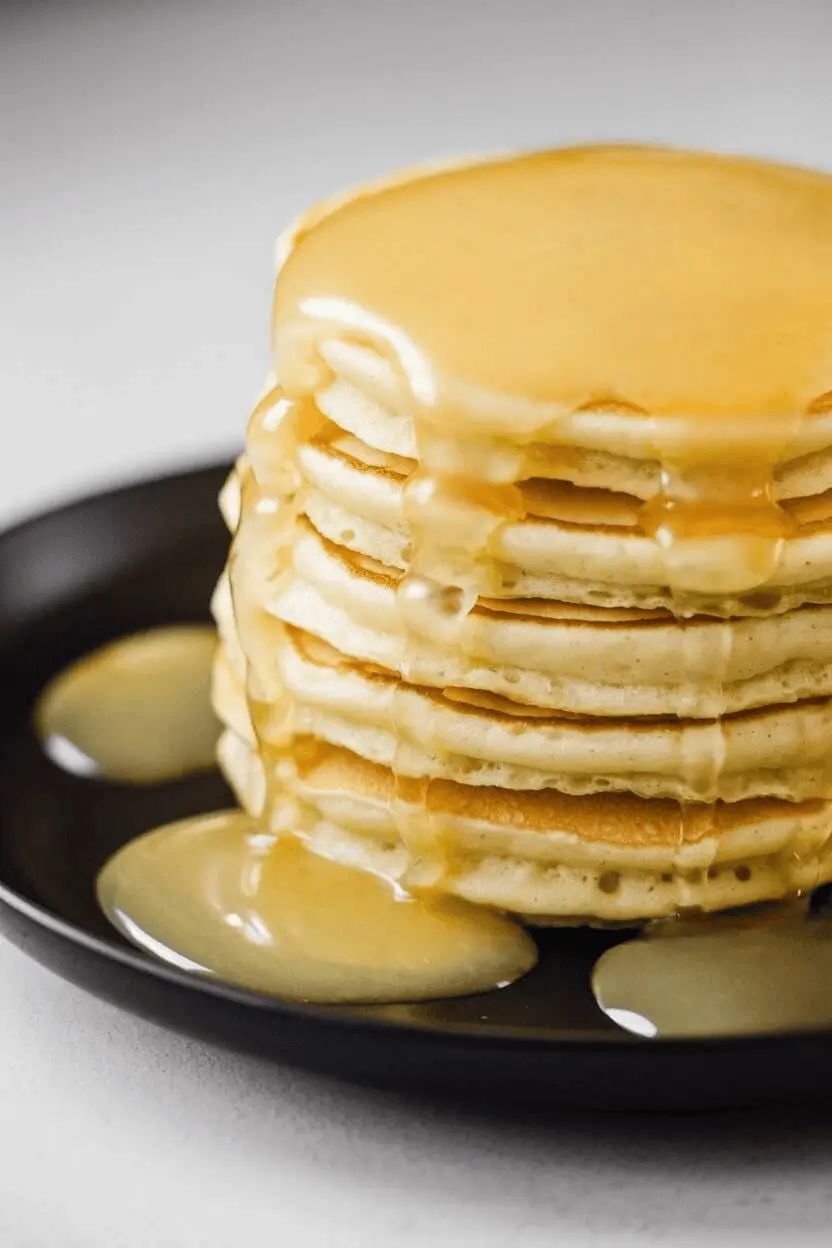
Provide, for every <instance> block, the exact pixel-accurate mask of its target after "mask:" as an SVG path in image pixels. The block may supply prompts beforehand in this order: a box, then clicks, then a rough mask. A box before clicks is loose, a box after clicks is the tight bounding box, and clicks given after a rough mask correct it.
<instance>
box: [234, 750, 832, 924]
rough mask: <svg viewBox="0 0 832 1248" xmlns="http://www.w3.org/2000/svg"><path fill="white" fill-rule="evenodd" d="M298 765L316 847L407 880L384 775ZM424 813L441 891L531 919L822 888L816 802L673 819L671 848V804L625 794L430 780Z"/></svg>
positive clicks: (312, 755)
mask: <svg viewBox="0 0 832 1248" xmlns="http://www.w3.org/2000/svg"><path fill="white" fill-rule="evenodd" d="M221 757H222V758H223V761H224V765H225V770H226V774H227V775H228V776H229V779H230V782H231V783H232V785H233V787H234V788H235V791H236V793H237V795H238V798H239V800H240V802H241V803H242V805H243V806H244V807H246V809H249V810H254V811H258V810H259V809H260V804H261V802H262V794H263V791H264V780H263V765H262V762H261V760H260V759H258V757H257V755H256V754H255V753H254V752H253V751H252V749H251V747H250V746H249V745H247V744H246V743H245V742H244V741H243V740H241V739H240V738H238V737H236V736H235V735H234V734H233V733H230V732H228V733H226V734H225V737H224V740H223V743H222V746H221ZM266 757H267V756H266ZM301 758H302V762H301V765H300V767H299V769H298V776H297V781H296V788H297V795H298V798H299V800H300V801H301V802H302V803H303V806H304V808H305V811H306V817H305V819H304V824H303V829H304V831H303V834H304V835H305V836H306V837H308V838H309V839H310V840H311V841H312V842H313V844H314V846H315V849H316V850H317V851H318V852H319V853H323V854H325V855H326V856H327V857H330V858H333V859H335V860H336V861H341V862H349V863H352V864H354V865H357V866H360V867H363V868H365V869H368V870H373V871H380V872H382V873H384V874H388V875H392V876H393V877H394V878H397V879H403V878H405V877H406V875H407V872H408V868H409V866H410V862H411V856H410V854H409V853H408V850H407V848H406V846H405V845H404V843H403V842H402V838H401V831H400V828H401V819H400V820H398V821H397V819H396V818H395V817H394V815H393V813H392V810H393V805H394V799H395V782H394V778H393V776H392V774H391V773H390V772H389V771H388V770H386V769H384V768H381V767H378V766H374V765H373V764H371V763H368V762H366V761H365V760H363V759H361V758H358V757H357V756H356V755H354V754H352V753H350V752H349V751H347V750H343V749H337V748H332V747H327V746H321V745H320V744H318V745H316V746H315V747H314V748H313V749H312V750H311V751H309V752H308V753H305V754H304V752H303V751H301ZM428 804H429V815H430V819H431V822H432V824H433V825H434V826H438V827H439V828H440V829H441V831H440V833H439V834H440V835H441V838H442V842H443V846H444V849H445V853H446V862H445V867H444V875H443V880H442V888H443V889H444V890H445V891H447V892H449V893H452V894H455V895H457V896H460V897H465V898H467V899H468V900H471V901H475V902H478V903H480V904H482V905H488V906H493V907H496V908H498V909H500V910H506V911H509V912H514V913H517V914H520V915H521V916H524V917H526V918H527V919H529V920H530V921H531V922H533V923H550V922H552V921H555V920H554V919H553V916H557V920H556V921H558V922H563V921H565V920H566V921H577V922H587V921H591V922H601V923H622V922H623V923H631V922H634V921H639V920H642V919H647V918H659V917H662V916H664V915H668V914H672V913H674V912H675V911H676V910H677V909H679V908H680V907H681V906H685V907H697V908H702V909H703V910H720V909H726V908H729V907H735V906H741V905H745V904H749V903H751V902H756V901H761V900H766V899H770V898H776V897H779V896H781V895H782V894H783V892H784V891H790V890H793V889H796V888H801V887H803V888H807V887H815V886H817V885H818V884H820V883H822V882H824V881H826V880H829V879H830V878H832V846H830V832H832V809H830V806H829V803H827V802H821V801H812V802H804V803H790V802H781V801H777V800H776V799H757V800H750V801H744V802H738V803H736V804H733V805H722V804H719V805H717V806H716V807H715V808H707V807H706V808H703V809H701V810H698V811H696V812H695V814H694V815H693V816H689V817H688V819H687V820H686V821H685V824H684V833H685V840H684V841H683V842H681V841H680V839H679V838H680V826H681V824H680V818H679V808H678V806H677V805H676V804H675V803H673V802H668V801H665V802H660V801H655V800H644V799H640V798H637V797H633V796H632V795H627V794H621V795H619V794H616V795H613V794H603V795H596V796H591V797H568V796H565V795H563V794H560V793H557V792H555V791H551V790H550V791H547V792H546V793H545V794H517V793H510V792H506V791H502V790H500V789H496V788H485V789H480V788H478V789H470V788H468V787H467V786H465V785H459V784H454V783H453V782H446V781H438V782H436V783H435V784H433V785H431V787H430V790H429V797H428ZM406 813H407V812H406V810H405V817H406ZM411 813H413V814H414V815H415V811H412V812H411ZM796 849H797V850H799V854H796V852H795V851H796Z"/></svg>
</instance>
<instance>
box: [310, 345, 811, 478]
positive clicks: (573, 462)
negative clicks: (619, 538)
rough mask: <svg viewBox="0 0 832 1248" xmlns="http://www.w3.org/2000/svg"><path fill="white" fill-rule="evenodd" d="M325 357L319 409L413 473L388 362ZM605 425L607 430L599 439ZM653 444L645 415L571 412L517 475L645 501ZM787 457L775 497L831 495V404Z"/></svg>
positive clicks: (350, 348)
mask: <svg viewBox="0 0 832 1248" xmlns="http://www.w3.org/2000/svg"><path fill="white" fill-rule="evenodd" d="M325 352H326V360H327V363H328V364H329V366H330V368H331V369H332V373H333V375H334V380H332V381H331V382H330V383H329V385H327V386H324V387H323V388H322V389H321V390H320V392H319V393H318V395H317V397H316V402H317V404H318V406H319V407H320V409H321V411H322V412H324V414H325V415H326V416H328V417H329V419H330V420H331V421H332V423H333V425H334V426H335V427H336V428H337V429H338V430H341V431H342V432H343V433H345V434H348V435H351V437H352V439H353V441H354V444H355V446H356V447H359V448H360V447H362V446H363V447H364V448H366V449H365V454H366V450H370V451H375V452H376V453H380V455H381V456H382V457H384V456H389V457H391V458H392V459H394V460H397V461H398V467H399V468H400V470H402V471H404V472H407V471H409V470H411V469H412V468H413V466H414V464H415V463H416V462H417V461H418V458H419V453H418V449H417V446H416V435H415V431H414V422H413V419H412V416H411V415H410V414H409V413H408V412H407V411H402V412H398V413H397V412H396V411H395V410H391V408H390V407H386V406H385V401H386V402H387V403H388V404H393V403H395V401H396V399H395V396H396V384H395V377H394V375H393V370H392V369H391V368H390V366H389V364H387V363H386V362H385V361H384V360H383V359H381V358H379V357H378V356H374V355H373V353H372V352H370V351H368V350H367V349H366V348H360V347H357V346H355V344H352V343H342V342H329V343H327V344H326V347H325ZM373 395H376V396H378V397H376V398H373V397H372V396H373ZM639 416H640V419H639ZM602 422H603V430H604V432H603V434H602V435H601V436H599V426H600V425H601V424H602ZM651 438H652V431H651V430H649V429H648V427H647V422H646V421H645V419H644V413H641V414H639V413H638V412H636V411H633V410H632V409H628V408H627V406H626V405H625V404H620V405H618V406H617V407H616V406H615V405H613V404H610V403H606V404H604V405H597V406H595V407H592V406H590V407H588V408H584V409H582V410H581V411H579V412H575V413H570V414H569V419H568V420H563V421H561V422H560V423H559V424H558V426H557V429H556V430H553V431H552V434H551V436H550V439H549V440H548V441H532V442H530V443H527V444H524V445H523V446H522V447H521V448H520V457H519V464H518V477H519V478H520V479H524V478H531V477H543V478H551V479H553V480H562V481H569V482H571V483H572V484H574V485H579V486H585V487H587V488H590V489H602V490H613V491H615V492H617V493H621V494H629V495H632V496H633V497H635V498H638V499H641V500H647V499H650V498H653V497H654V496H655V495H656V494H657V493H658V492H659V490H660V487H661V465H660V463H659V461H658V460H657V459H656V458H655V446H654V445H653V443H652V441H651ZM787 455H788V458H785V459H784V460H783V462H781V463H778V464H776V465H775V467H774V471H773V480H774V495H775V497H776V498H777V499H788V498H802V497H806V496H810V495H813V494H822V493H824V492H825V491H826V490H829V489H832V404H830V409H828V410H823V406H819V407H818V408H817V409H816V410H815V412H814V413H813V415H812V417H811V418H810V419H809V420H807V421H806V422H805V424H804V425H803V426H802V427H801V429H800V431H799V433H798V435H797V437H796V439H795V441H794V443H793V445H792V446H790V447H789V448H788V452H787ZM381 462H382V463H383V462H384V460H383V459H382V461H381Z"/></svg>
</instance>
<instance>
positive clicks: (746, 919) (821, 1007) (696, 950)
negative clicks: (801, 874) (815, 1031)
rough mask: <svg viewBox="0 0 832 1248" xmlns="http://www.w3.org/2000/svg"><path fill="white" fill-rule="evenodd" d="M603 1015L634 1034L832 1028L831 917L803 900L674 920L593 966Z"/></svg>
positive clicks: (616, 949)
mask: <svg viewBox="0 0 832 1248" xmlns="http://www.w3.org/2000/svg"><path fill="white" fill-rule="evenodd" d="M592 989H593V992H594V994H595V999H596V1001H597V1002H598V1004H599V1006H600V1007H601V1009H602V1010H603V1011H604V1013H605V1014H606V1015H607V1016H608V1017H609V1018H610V1019H612V1021H613V1022H614V1023H616V1024H617V1025H618V1026H619V1027H622V1028H623V1029H624V1030H625V1031H630V1032H633V1033H634V1034H635V1035H640V1036H649V1037H651V1038H652V1037H659V1036H720V1035H723V1036H724V1035H742V1034H751V1033H755V1032H758V1033H761V1032H777V1031H790V1030H795V1029H806V1028H815V1027H818V1028H820V1027H831V1026H832V915H829V914H828V913H824V914H820V915H817V916H810V915H809V914H808V913H807V907H806V906H804V905H800V904H797V903H795V904H794V905H791V904H787V905H782V906H773V907H768V908H766V907H761V908H760V909H759V910H758V911H757V912H756V913H755V912H751V913H748V914H742V915H740V914H736V915H727V914H725V915H715V916H713V917H708V916H697V917H694V918H691V919H668V920H665V921H663V922H659V923H655V924H651V925H650V926H649V927H648V928H647V929H646V931H645V932H644V934H643V935H642V936H640V937H637V938H636V939H634V940H630V941H627V942H626V943H624V944H621V945H616V946H615V947H614V948H612V949H609V950H607V952H606V953H605V954H604V955H603V956H602V957H601V958H600V959H599V960H598V962H597V963H596V965H595V968H594V971H593V974H592Z"/></svg>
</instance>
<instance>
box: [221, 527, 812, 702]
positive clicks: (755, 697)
mask: <svg viewBox="0 0 832 1248" xmlns="http://www.w3.org/2000/svg"><path fill="white" fill-rule="evenodd" d="M400 579H401V577H400V573H399V572H398V571H393V570H391V569H388V568H384V567H383V566H382V565H376V564H373V563H370V562H369V561H367V560H364V559H361V558H360V557H356V556H353V555H351V554H350V553H348V552H345V551H344V550H343V549H339V548H338V547H336V546H334V545H332V544H331V543H328V542H326V541H324V540H323V539H321V537H320V536H319V534H318V533H317V532H316V531H315V530H314V529H312V527H311V526H309V525H303V524H300V525H299V526H298V531H297V534H296V537H295V542H294V546H293V567H292V571H291V574H290V575H289V576H287V577H286V578H285V580H284V581H283V582H282V583H281V585H280V587H279V589H278V590H277V591H276V592H275V593H274V594H273V595H271V596H270V597H269V600H268V604H267V605H268V609H269V610H270V611H272V612H273V613H274V614H275V615H277V616H278V617H279V618H280V619H281V620H282V621H284V622H285V623H287V624H290V625H292V626H293V627H295V628H299V629H302V630H305V631H307V632H309V633H312V634H314V635H315V636H317V637H319V638H321V639H322V640H323V641H326V642H328V643H329V644H330V645H332V646H333V647H335V648H337V649H339V650H340V651H341V652H342V653H343V654H345V655H347V656H348V657H350V658H353V659H357V660H360V661H363V662H365V663H372V664H375V665H376V666H378V667H381V668H383V669H385V670H387V671H389V672H392V673H396V674H399V675H402V674H403V666H404V656H405V644H404V637H403V634H402V629H401V626H400V623H399V621H398V618H397V614H396V606H395V595H396V590H397V586H398V584H399V582H400ZM227 621H228V611H226V622H227ZM406 655H407V665H408V671H409V672H410V673H411V678H414V677H415V678H416V679H417V680H418V681H419V682H420V683H422V684H424V685H428V686H431V687H433V688H444V687H446V686H448V685H453V686H460V687H462V688H469V689H480V690H485V691H488V692H491V693H496V694H500V695H502V696H503V697H506V698H510V699H512V700H514V701H517V702H520V703H526V704H529V705H532V706H541V707H550V708H553V709H562V710H566V711H572V712H576V713H579V714H592V715H614V716H621V715H631V716H633V715H635V716H639V715H681V716H687V717H701V718H713V717H715V716H717V715H720V714H723V713H725V712H734V711H741V710H747V709H752V708H754V707H758V706H767V705H771V704H780V703H785V702H793V701H797V700H799V699H801V698H808V697H814V696H817V695H822V694H826V695H828V694H832V608H829V607H806V608H803V609H801V610H795V611H791V612H788V613H785V614H782V615H775V616H767V617H763V618H751V619H732V620H724V621H723V620H712V619H705V618H698V619H696V620H692V621H689V622H688V623H687V624H686V625H685V626H683V627H680V625H679V624H678V623H677V621H676V620H675V619H674V618H673V617H672V616H670V615H669V614H668V613H666V612H660V611H653V612H646V611H634V610H629V611H627V610H618V611H615V610H610V609H606V610H605V609H602V608H598V607H588V606H575V605H573V604H569V603H553V602H548V601H541V600H520V599H518V600H514V601H513V602H511V603H505V602H499V601H495V600H481V601H480V602H479V603H478V604H477V605H476V606H475V607H474V609H473V610H472V611H471V613H470V614H469V615H468V617H467V619H466V620H465V623H464V626H463V627H462V629H461V630H460V632H459V636H458V638H457V639H455V642H454V643H453V644H450V643H449V644H445V645H442V646H440V645H438V644H437V643H436V641H435V639H432V638H431V637H430V636H420V635H419V634H418V633H416V632H415V630H414V631H413V632H412V633H411V635H410V637H409V639H408V644H407V647H406Z"/></svg>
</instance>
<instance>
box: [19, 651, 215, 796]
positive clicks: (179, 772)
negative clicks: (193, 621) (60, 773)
mask: <svg viewBox="0 0 832 1248" xmlns="http://www.w3.org/2000/svg"><path fill="white" fill-rule="evenodd" d="M216 645H217V638H216V632H215V630H214V629H213V628H208V627H203V626H178V627H170V628H158V629H152V630H150V631H148V632H145V633H138V634H136V635H134V636H131V637H126V638H124V639H122V640H120V641H114V642H112V643H111V644H110V645H107V646H104V647H103V648H102V649H100V650H97V651H95V653H93V654H91V655H88V656H87V657H85V658H83V659H80V660H79V661H78V662H77V663H74V664H73V665H72V666H71V667H69V668H67V669H66V670H65V671H63V672H61V673H60V674H59V675H58V676H56V677H55V678H54V680H52V682H51V683H50V684H49V685H48V686H47V688H46V690H45V691H44V693H43V694H42V695H41V698H40V701H39V702H38V705H37V708H36V711H35V725H36V728H37V731H38V735H39V736H40V738H41V741H42V742H43V748H44V750H45V752H46V753H47V754H48V755H49V757H50V758H51V759H52V761H53V762H55V763H57V764H58V766H60V767H62V768H63V769H64V770H65V771H71V772H74V773H75V774H77V775H82V776H98V777H100V778H101V779H104V780H116V781H120V782H122V783H125V784H158V783H160V782H162V781H165V780H175V779H177V778H178V777H180V776H184V775H188V774H189V773H190V772H195V771H206V770H208V769H209V768H211V767H213V765H214V758H215V753H216V745H217V738H218V736H219V726H218V724H217V720H216V717H215V716H214V714H213V712H212V710H211V699H210V688H211V666H212V663H213V659H214V654H215V652H216Z"/></svg>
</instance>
